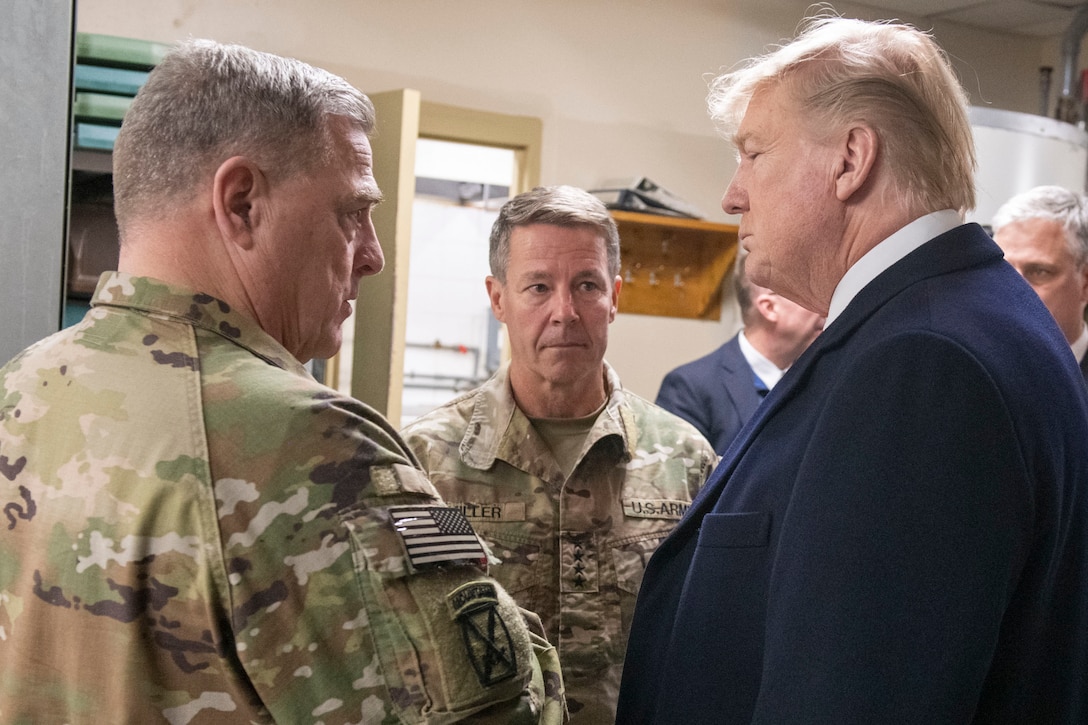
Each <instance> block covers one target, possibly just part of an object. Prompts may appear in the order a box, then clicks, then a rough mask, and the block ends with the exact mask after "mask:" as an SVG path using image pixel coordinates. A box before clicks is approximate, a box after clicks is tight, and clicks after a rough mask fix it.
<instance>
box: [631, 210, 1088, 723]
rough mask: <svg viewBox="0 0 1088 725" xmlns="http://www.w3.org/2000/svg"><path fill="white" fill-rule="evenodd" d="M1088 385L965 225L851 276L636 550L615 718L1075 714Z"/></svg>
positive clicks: (1045, 318) (909, 719) (1086, 587)
mask: <svg viewBox="0 0 1088 725" xmlns="http://www.w3.org/2000/svg"><path fill="white" fill-rule="evenodd" d="M1086 487H1088V392H1086V389H1085V385H1084V383H1083V381H1082V378H1081V373H1080V370H1079V369H1078V366H1077V361H1076V360H1074V358H1073V355H1072V354H1071V352H1070V349H1069V345H1068V343H1066V341H1065V339H1064V338H1063V337H1062V334H1061V332H1060V331H1059V330H1058V328H1057V325H1056V324H1055V323H1054V321H1053V318H1051V316H1050V314H1049V313H1048V312H1047V310H1046V308H1045V307H1044V306H1043V305H1042V303H1041V302H1040V301H1039V299H1038V297H1037V296H1036V295H1035V293H1034V292H1033V291H1032V290H1031V288H1030V287H1028V285H1027V284H1026V283H1025V282H1024V281H1023V280H1022V279H1021V278H1020V276H1019V275H1018V274H1017V273H1016V272H1015V271H1014V270H1013V268H1012V267H1010V266H1009V265H1007V264H1005V263H1004V262H1003V261H1002V256H1001V251H1000V249H999V248H998V247H997V246H996V245H995V244H994V243H993V242H992V240H990V238H989V237H988V235H987V234H986V233H985V232H984V231H983V230H982V228H981V227H978V226H977V225H974V224H969V225H966V226H962V227H958V228H957V229H954V230H952V231H950V232H948V233H946V234H943V235H941V236H939V237H937V238H936V239H933V240H930V242H928V243H927V244H925V245H923V246H922V247H920V248H918V249H917V250H915V251H914V252H912V253H911V254H909V255H908V256H907V257H905V258H904V259H902V260H900V261H899V262H898V263H896V264H895V265H893V266H892V267H891V268H889V269H888V270H886V271H885V272H884V273H883V274H881V275H880V276H879V277H878V278H877V279H875V280H873V281H872V282H871V283H870V284H869V285H867V286H866V287H865V288H864V289H863V290H862V291H861V292H860V293H859V294H858V295H857V296H856V297H855V298H854V300H853V301H852V302H851V303H850V304H849V305H848V306H847V308H846V310H845V311H844V312H843V313H842V314H841V315H840V316H839V318H838V319H836V320H835V321H834V322H833V323H832V324H831V325H829V326H828V327H827V329H825V330H824V332H823V333H822V334H821V335H820V336H819V337H818V338H817V339H816V341H815V343H813V345H811V346H810V347H809V349H808V350H806V352H805V353H804V354H803V355H802V356H801V358H800V359H798V361H797V362H795V363H794V365H793V366H792V367H791V368H790V370H789V371H788V372H787V374H786V375H785V377H783V379H782V380H781V381H780V382H779V383H778V385H777V386H775V388H774V390H773V391H771V393H770V395H769V396H768V397H767V399H766V400H765V401H764V402H763V404H762V406H761V407H760V409H759V411H757V413H756V415H755V417H754V418H753V419H752V420H751V421H750V422H749V425H748V426H747V427H746V428H745V430H744V431H743V432H742V433H741V435H740V437H738V439H737V441H736V442H735V443H734V445H733V447H732V448H731V449H730V455H729V456H727V457H726V458H725V459H723V460H722V461H721V463H720V464H719V465H718V468H717V470H716V471H715V473H714V475H713V476H712V478H711V480H710V481H709V482H708V483H707V485H706V486H705V487H704V488H703V490H702V492H701V493H700V495H699V496H698V497H697V498H696V500H695V502H694V503H693V504H692V506H691V509H690V510H689V512H688V514H687V515H686V516H685V517H684V519H683V520H682V521H681V522H680V524H679V525H678V526H677V528H676V529H675V530H674V532H673V533H672V535H670V537H669V538H668V539H666V540H665V542H663V543H662V545H661V546H660V547H659V548H658V550H657V552H656V553H655V554H654V556H653V558H652V559H651V561H650V562H649V564H648V566H647V570H646V574H645V578H644V580H643V583H642V588H641V591H640V593H639V597H638V603H637V606H636V611H635V615H634V623H633V626H632V632H631V637H630V641H629V645H628V650H627V660H626V663H625V665H624V674H623V683H622V687H621V691H620V702H619V713H618V717H617V722H619V723H623V725H628V724H638V723H678V724H682V725H694V724H695V723H700V724H702V723H764V724H771V723H775V724H778V723H805V725H819V724H822V723H835V725H843V724H844V723H866V724H871V723H897V724H899V723H925V725H934V724H941V723H999V724H1010V725H1011V724H1012V723H1016V724H1017V725H1020V724H1023V723H1032V724H1033V725H1045V724H1048V723H1075V722H1080V723H1083V722H1088V555H1086V547H1088V523H1086V513H1088V508H1086V505H1088V499H1086V494H1088V490H1086Z"/></svg>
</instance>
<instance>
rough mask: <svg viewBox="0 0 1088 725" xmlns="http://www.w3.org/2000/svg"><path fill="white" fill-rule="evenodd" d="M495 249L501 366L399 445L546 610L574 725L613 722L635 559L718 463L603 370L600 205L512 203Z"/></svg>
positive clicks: (493, 287) (550, 191)
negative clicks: (503, 341) (504, 355)
mask: <svg viewBox="0 0 1088 725" xmlns="http://www.w3.org/2000/svg"><path fill="white" fill-rule="evenodd" d="M490 246H491V252H490V258H491V276H489V277H488V278H487V280H486V284H487V292H488V296H489V297H490V300H491V310H492V312H493V313H494V315H495V318H496V319H498V320H499V321H500V322H503V323H505V324H506V330H507V333H508V336H509V341H510V361H509V363H508V364H506V365H505V366H503V367H502V368H500V369H499V370H498V372H496V374H495V375H494V376H493V377H492V378H491V379H490V380H488V381H487V382H485V383H484V384H483V385H482V386H481V387H479V388H477V389H475V390H472V391H470V392H467V393H465V394H463V395H461V396H459V397H457V398H455V399H454V400H452V401H451V402H449V403H447V404H446V405H444V406H442V407H441V408H439V409H438V410H435V411H433V412H431V413H429V414H427V415H425V416H423V417H422V418H420V419H418V420H416V421H415V422H413V423H411V424H410V425H409V426H407V427H406V428H405V429H404V431H403V433H404V437H405V440H407V441H408V444H409V446H411V448H412V450H413V451H414V452H415V453H416V455H417V456H418V457H419V459H420V461H422V463H423V467H424V468H425V469H426V470H427V472H428V474H429V475H430V477H431V480H432V481H433V482H434V484H435V486H436V487H437V488H438V490H439V491H440V492H441V493H442V495H443V496H444V497H445V498H446V500H447V501H449V502H450V505H451V506H456V507H458V508H459V509H460V510H462V511H464V512H465V515H466V516H467V517H468V518H469V520H470V521H471V522H472V524H473V525H474V526H475V527H476V529H477V531H478V532H479V533H480V535H481V536H483V537H484V538H485V539H486V540H487V542H488V543H489V544H490V545H491V549H492V551H493V552H494V553H495V554H496V555H497V556H498V557H499V558H501V559H502V563H501V564H500V565H498V566H496V567H494V568H493V569H492V573H493V575H494V576H495V577H496V578H497V579H498V580H499V581H500V582H501V583H502V584H503V586H505V587H506V588H507V589H508V590H509V591H510V593H511V594H512V595H513V596H514V598H515V599H516V600H517V601H518V603H519V604H520V605H521V606H523V607H526V608H528V609H531V610H533V611H535V612H537V613H538V614H540V616H541V619H542V620H543V621H544V627H545V631H546V632H547V634H548V637H549V639H550V640H551V641H552V642H553V643H555V645H556V647H557V648H558V649H559V659H560V662H561V663H562V666H563V680H564V683H565V684H566V688H567V690H566V692H567V704H568V706H569V709H570V713H571V722H572V723H576V724H581V725H589V724H591V723H612V722H613V721H614V720H615V712H616V711H615V708H616V697H617V695H618V692H619V683H620V674H621V670H622V666H623V654H624V649H625V648H626V646H627V632H628V628H629V626H630V621H631V613H632V611H633V609H634V602H635V594H636V592H637V591H638V587H639V583H640V581H641V580H642V572H643V568H644V566H645V562H646V560H647V559H648V558H649V556H650V554H651V553H652V552H653V550H654V549H655V548H656V547H657V545H658V544H659V543H660V542H661V540H662V539H664V538H665V536H666V534H668V532H669V531H670V530H671V529H672V528H673V526H675V525H676V522H677V521H678V520H679V519H680V517H681V515H682V514H683V513H684V512H685V511H686V510H687V508H688V505H689V504H690V503H691V499H692V497H693V496H694V495H695V493H696V492H697V491H698V490H699V487H700V486H702V484H703V482H704V481H705V480H706V477H707V476H708V475H709V473H710V471H711V469H712V468H713V465H714V462H715V460H716V456H715V454H714V451H713V449H712V448H711V446H710V444H709V443H708V442H707V441H706V440H705V439H704V438H703V437H702V436H701V435H699V433H698V431H696V430H695V429H694V428H693V427H692V426H691V425H689V424H688V423H687V422H685V421H683V420H681V419H680V418H678V417H676V416H674V415H672V414H671V413H668V412H667V411H665V410H662V409H661V408H658V407H657V406H655V405H653V404H651V403H649V402H647V401H646V400H643V399H642V398H640V397H638V396H637V395H634V394H632V393H631V392H629V391H626V390H624V389H623V387H622V386H621V385H620V379H619V376H618V375H617V374H616V371H615V370H613V369H612V367H611V366H609V365H608V363H607V362H605V360H604V355H605V350H606V348H607V346H608V327H609V324H610V323H611V322H612V320H613V319H615V316H616V306H617V304H618V301H619V294H620V284H621V280H620V277H619V271H620V257H619V234H618V232H617V230H616V224H615V221H614V220H613V219H612V216H611V215H610V214H609V212H608V210H607V209H606V208H605V206H604V204H602V203H601V201H600V200H599V199H597V198H596V197H595V196H593V195H592V194H589V193H588V192H585V191H583V190H581V189H576V188H574V187H570V186H550V187H540V188H537V189H533V190H532V191H529V192H526V193H524V194H520V195H518V196H516V197H514V198H513V199H511V200H510V201H508V202H507V203H506V204H505V205H504V206H503V207H502V209H501V210H500V212H499V216H498V219H496V221H495V224H494V226H493V227H492V230H491V243H490Z"/></svg>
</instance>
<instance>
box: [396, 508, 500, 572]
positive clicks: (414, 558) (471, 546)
mask: <svg viewBox="0 0 1088 725" xmlns="http://www.w3.org/2000/svg"><path fill="white" fill-rule="evenodd" d="M389 515H390V516H392V518H393V527H394V528H395V529H396V531H397V533H398V534H399V535H400V538H401V541H403V542H404V548H405V551H407V553H408V559H409V561H411V562H412V565H413V566H415V567H416V568H417V569H419V568H427V567H433V566H443V565H446V564H475V565H476V566H479V567H481V568H483V569H486V568H487V554H486V553H485V552H484V547H483V545H482V544H481V543H480V540H479V539H478V538H476V532H475V531H474V530H473V528H472V524H470V523H469V522H468V519H466V518H465V516H464V514H462V513H461V512H460V511H458V510H457V509H454V508H449V507H447V506H391V507H390V508H389Z"/></svg>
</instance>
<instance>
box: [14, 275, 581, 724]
mask: <svg viewBox="0 0 1088 725" xmlns="http://www.w3.org/2000/svg"><path fill="white" fill-rule="evenodd" d="M0 496H2V500H0V508H2V509H3V513H4V516H3V517H0V532H2V533H0V722H4V723H103V722H110V723H141V724H143V723H171V725H199V724H201V723H216V724H217V725H219V724H222V723H268V722H281V723H325V724H326V725H332V724H333V723H396V722H404V723H450V722H458V721H462V720H467V721H470V722H481V723H496V724H498V723H502V724H504V725H505V724H506V723H537V722H546V723H558V722H561V721H562V719H563V717H564V708H563V701H562V683H561V679H560V676H559V673H558V660H557V658H556V653H555V650H554V648H552V647H551V646H550V645H548V644H547V643H546V642H545V641H544V640H542V639H540V638H539V637H537V636H536V635H533V634H531V633H530V631H529V629H528V627H527V624H526V620H525V619H524V618H523V617H522V613H521V612H520V610H519V609H518V608H517V605H516V604H515V603H514V601H513V600H512V599H511V597H510V596H509V595H508V594H507V593H506V592H505V591H503V589H502V588H501V587H499V586H497V585H496V584H495V583H494V580H492V579H489V578H488V577H487V576H486V575H485V574H484V571H483V569H481V568H479V567H478V566H476V565H472V564H468V563H460V562H440V564H441V565H435V564H432V563H427V562H425V561H423V559H424V558H425V557H423V556H409V554H408V548H407V546H406V545H405V540H406V536H407V534H404V533H402V532H400V531H398V529H397V528H396V527H394V525H393V518H394V517H397V516H400V517H402V518H403V516H404V512H405V511H406V510H409V509H411V510H415V511H422V512H423V513H421V514H418V515H420V516H429V515H431V514H434V516H435V518H436V519H440V520H441V521H440V523H441V522H444V521H447V520H449V519H450V516H448V515H447V513H444V512H443V507H444V504H443V503H442V502H441V499H440V498H439V496H438V494H437V492H436V491H435V489H434V487H433V486H432V485H431V483H430V482H429V481H428V480H427V478H426V477H425V476H424V475H423V473H422V472H421V471H420V470H419V469H418V467H417V464H416V462H415V460H414V458H413V457H412V455H411V454H410V453H409V452H408V451H407V449H406V448H405V447H404V444H403V441H402V440H401V439H400V438H399V436H398V435H397V433H396V432H395V431H394V430H393V429H392V428H391V427H390V426H389V425H388V423H387V422H386V421H385V420H384V419H383V418H382V417H381V416H380V415H379V414H378V413H376V412H375V411H373V410H371V409H370V408H368V407H366V406H365V405H363V404H362V403H359V402H358V401H355V400H352V399H350V398H346V397H343V396H340V395H339V394H338V393H336V392H335V391H333V390H330V389H328V388H326V387H324V386H322V385H320V384H318V383H317V382H316V381H315V380H314V379H313V378H312V377H310V376H309V374H308V373H307V372H306V370H305V368H304V367H303V366H302V365H300V364H299V363H298V362H297V361H296V360H294V359H293V358H292V357H291V356H290V354H289V353H287V351H286V350H285V349H284V348H282V347H281V346H280V345H279V344H278V343H277V342H275V341H274V340H273V339H272V338H271V337H269V336H268V335H267V334H265V333H264V332H263V331H262V330H260V329H259V328H258V327H257V326H256V324H255V323H254V322H252V321H251V320H249V319H248V318H246V317H244V316H242V315H239V314H237V313H234V312H232V311H231V310H230V309H229V308H228V306H227V305H226V304H224V303H223V302H221V301H219V300H216V299H214V298H212V297H209V296H207V295H201V294H194V293H192V292H190V291H186V290H181V289H178V288H175V287H168V286H166V285H165V284H162V283H159V282H156V281H154V280H151V279H147V278H136V277H130V276H127V275H124V274H117V273H107V274H106V275H104V276H103V278H102V280H101V281H100V282H99V286H98V289H97V291H96V296H95V301H94V307H93V308H92V309H91V310H90V312H88V313H87V315H86V317H85V318H84V320H83V321H82V322H81V323H79V324H78V325H76V326H74V327H71V328H68V329H66V330H63V331H61V332H60V333H57V334H56V335H53V336H52V337H50V338H47V339H45V340H43V341H41V342H40V343H38V344H36V345H34V346H32V347H31V348H29V349H28V350H26V351H24V352H23V353H21V354H20V356H18V357H16V358H15V359H14V360H12V361H11V362H10V363H9V364H8V365H6V366H5V367H4V368H3V369H2V370H0ZM445 511H446V512H448V509H445ZM453 518H456V519H459V521H454V522H453V524H450V526H451V527H452V529H456V530H457V531H461V530H463V526H461V523H460V522H463V518H460V517H453ZM459 526H460V527H461V528H458V527H459ZM465 526H467V524H465ZM442 530H443V531H444V530H445V529H442ZM469 538H470V540H472V541H476V542H477V545H478V539H475V537H474V536H470V537H469ZM483 551H484V549H483V547H482V546H480V545H478V546H477V552H478V553H480V554H482V553H483ZM466 556H468V557H469V558H471V554H468V555H466ZM485 561H486V560H485ZM541 663H543V666H542V665H541Z"/></svg>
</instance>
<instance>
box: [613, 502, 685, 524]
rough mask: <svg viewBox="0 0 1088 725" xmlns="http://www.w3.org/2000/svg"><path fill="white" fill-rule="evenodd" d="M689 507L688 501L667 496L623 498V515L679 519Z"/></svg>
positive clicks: (640, 517)
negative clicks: (675, 499)
mask: <svg viewBox="0 0 1088 725" xmlns="http://www.w3.org/2000/svg"><path fill="white" fill-rule="evenodd" d="M690 507H691V502H690V501H674V500H671V499H667V498H625V499H623V515H624V516H632V517H634V518H639V519H672V520H675V521H679V520H680V519H682V518H683V517H684V514H685V513H687V511H688V509H689V508H690Z"/></svg>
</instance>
